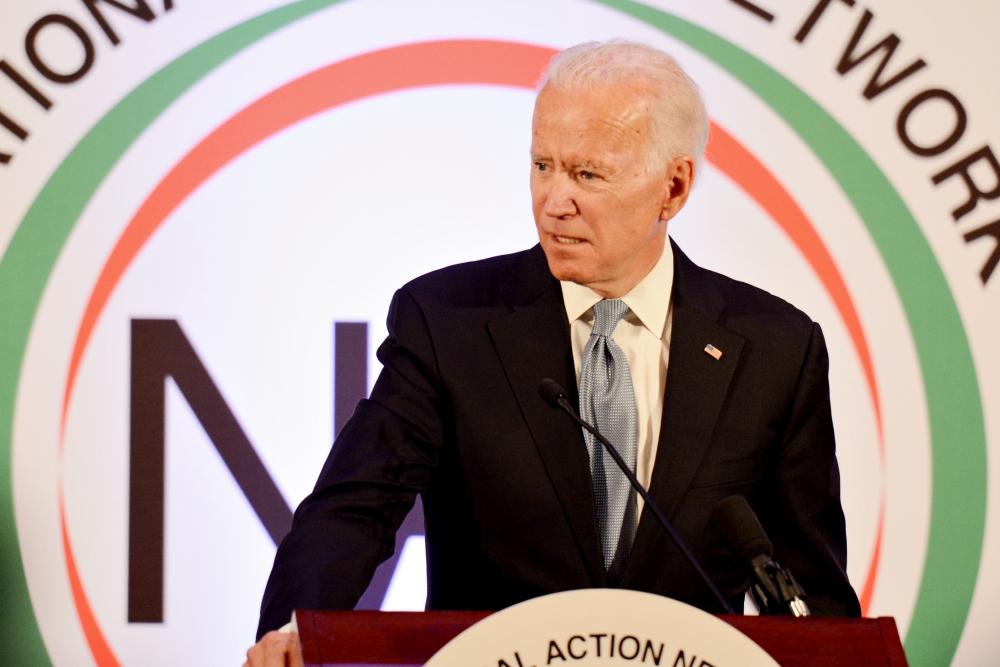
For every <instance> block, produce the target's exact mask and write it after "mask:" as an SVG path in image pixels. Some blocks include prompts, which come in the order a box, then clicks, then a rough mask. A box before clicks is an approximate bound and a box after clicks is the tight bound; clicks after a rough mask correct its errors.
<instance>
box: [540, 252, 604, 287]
mask: <svg viewBox="0 0 1000 667" xmlns="http://www.w3.org/2000/svg"><path fill="white" fill-rule="evenodd" d="M560 254H561V253H558V252H556V253H552V252H548V251H546V252H545V258H546V259H547V260H548V262H549V272H551V273H552V275H553V276H555V278H556V280H565V281H568V282H573V283H579V284H581V285H585V284H587V283H589V282H593V275H592V274H593V272H592V271H588V270H587V267H586V266H582V264H583V262H580V261H579V260H577V259H567V258H565V257H560V256H559V255H560Z"/></svg>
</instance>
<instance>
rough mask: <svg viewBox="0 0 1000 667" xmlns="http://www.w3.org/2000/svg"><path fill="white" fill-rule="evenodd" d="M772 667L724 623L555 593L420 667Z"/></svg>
mask: <svg viewBox="0 0 1000 667" xmlns="http://www.w3.org/2000/svg"><path fill="white" fill-rule="evenodd" d="M640 664H641V665H643V666H644V667H735V666H736V665H739V666H740V667H778V663H777V662H775V661H774V659H773V658H772V657H771V656H769V655H768V654H767V653H766V652H765V651H764V649H762V648H761V647H760V646H758V645H757V644H756V643H755V642H753V641H752V640H751V639H750V638H749V637H747V636H746V635H744V634H743V633H742V632H740V631H739V630H737V629H735V628H733V627H732V626H730V625H729V624H727V623H725V622H724V621H721V620H719V619H718V618H716V617H715V616H712V615H711V614H708V613H706V612H704V611H701V610H700V609H696V608H695V607H692V606H690V605H687V604H684V603H683V602H678V601H677V600H671V599H669V598H665V597H661V596H658V595H651V594H649V593H639V592H636V591H627V590H611V589H591V590H577V591H567V592H564V593H555V594H553V595H546V596H544V597H540V598H535V599H533V600H528V601H526V602H522V603H521V604H518V605H515V606H513V607H509V608H507V609H504V610H503V611H500V612H497V613H496V614H493V615H492V616H488V617H487V618H485V619H483V620H482V621H480V622H479V623H477V624H475V625H473V626H472V627H471V628H469V629H468V630H466V631H465V632H463V633H462V634H460V635H458V636H457V637H455V638H454V639H453V640H451V641H450V642H448V643H447V644H446V645H445V646H444V647H443V648H442V649H441V650H440V651H438V652H437V653H436V654H435V655H434V657H432V658H431V659H430V661H429V662H428V663H427V665H426V667H494V665H495V666H496V667H576V666H577V665H580V666H582V665H602V666H607V667H612V666H613V665H614V666H618V665H622V666H624V665H635V666H636V667H638V665H640Z"/></svg>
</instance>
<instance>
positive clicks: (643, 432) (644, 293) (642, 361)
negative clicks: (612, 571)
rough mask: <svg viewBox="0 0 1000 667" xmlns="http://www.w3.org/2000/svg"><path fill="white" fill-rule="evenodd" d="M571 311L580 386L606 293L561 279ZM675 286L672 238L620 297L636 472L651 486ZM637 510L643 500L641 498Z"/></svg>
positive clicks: (618, 332) (618, 336)
mask: <svg viewBox="0 0 1000 667" xmlns="http://www.w3.org/2000/svg"><path fill="white" fill-rule="evenodd" d="M560 284H561V286H562V294H563V303H564V304H565V306H566V316H567V317H568V318H569V323H570V339H571V340H572V343H573V365H574V366H575V367H576V382H577V387H579V385H580V364H581V359H582V358H583V350H584V348H585V347H586V346H587V341H588V340H589V339H590V332H591V331H592V330H593V328H594V304H596V303H597V302H598V301H600V300H601V299H602V297H601V296H600V295H599V294H597V293H596V292H594V291H593V290H592V289H590V288H589V287H584V286H583V285H578V284H576V283H572V282H567V281H560ZM673 285H674V253H673V250H671V248H670V239H669V238H668V239H667V240H666V243H665V244H664V248H663V254H662V255H660V259H659V260H657V262H656V264H655V265H654V266H653V268H652V270H651V271H650V272H649V273H648V274H646V277H645V278H643V279H642V280H641V281H639V284H638V285H636V286H635V287H633V288H632V289H631V290H630V291H629V292H628V293H627V294H625V295H624V296H622V297H621V300H622V301H624V302H625V305H626V306H628V307H629V313H628V314H627V315H625V317H624V318H623V319H622V321H621V322H619V323H618V326H617V327H615V331H614V333H613V334H612V336H611V337H612V339H614V341H615V342H616V343H618V346H619V347H620V348H621V349H622V350H623V351H624V352H625V359H626V360H628V367H629V373H630V374H631V375H632V389H633V391H634V392H635V407H636V427H637V429H636V430H637V433H636V466H635V476H636V477H637V478H638V479H639V483H640V484H642V485H643V487H645V488H646V489H648V488H649V482H650V479H651V478H652V475H653V463H654V461H656V445H657V442H658V440H659V437H660V421H661V419H662V417H663V389H664V386H665V384H666V381H667V365H668V363H669V361H670V329H671V325H672V321H673V309H672V308H671V304H672V301H671V292H672V289H673ZM637 501H638V513H637V516H639V515H641V514H642V506H643V501H642V498H641V497H640V498H637Z"/></svg>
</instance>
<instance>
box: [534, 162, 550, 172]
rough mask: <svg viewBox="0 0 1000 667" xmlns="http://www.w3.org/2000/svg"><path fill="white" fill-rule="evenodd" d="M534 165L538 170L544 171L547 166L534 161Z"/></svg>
mask: <svg viewBox="0 0 1000 667" xmlns="http://www.w3.org/2000/svg"><path fill="white" fill-rule="evenodd" d="M535 167H536V168H537V169H538V171H546V170H547V169H548V166H547V165H545V164H543V163H541V162H536V163H535Z"/></svg>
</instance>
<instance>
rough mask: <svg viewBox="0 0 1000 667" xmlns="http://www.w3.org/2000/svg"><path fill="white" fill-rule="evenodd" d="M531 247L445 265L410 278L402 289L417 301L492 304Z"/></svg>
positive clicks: (463, 304) (523, 260) (470, 305)
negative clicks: (506, 253)
mask: <svg viewBox="0 0 1000 667" xmlns="http://www.w3.org/2000/svg"><path fill="white" fill-rule="evenodd" d="M531 252H532V251H531V250H523V251H521V252H515V253H511V254H509V255H498V256H496V257H488V258H486V259H480V260H476V261H472V262H463V263H461V264H453V265H452V266H446V267H444V268H441V269H437V270H435V271H431V272H430V273H425V274H424V275H422V276H419V277H417V278H414V279H413V280H411V281H410V282H408V283H406V284H405V285H403V287H402V289H403V290H404V291H405V292H407V293H408V294H409V295H410V296H412V297H413V298H414V299H415V300H416V301H418V302H421V303H426V302H436V303H447V304H451V305H454V306H464V307H474V306H476V305H477V304H483V305H485V304H493V303H496V302H497V300H498V298H499V295H500V290H501V288H502V286H503V285H504V283H505V282H506V281H507V280H508V278H509V277H510V276H511V274H512V273H514V272H515V271H517V270H518V269H519V268H520V267H521V266H523V265H524V263H525V262H526V261H528V259H529V254H530V253H531Z"/></svg>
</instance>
